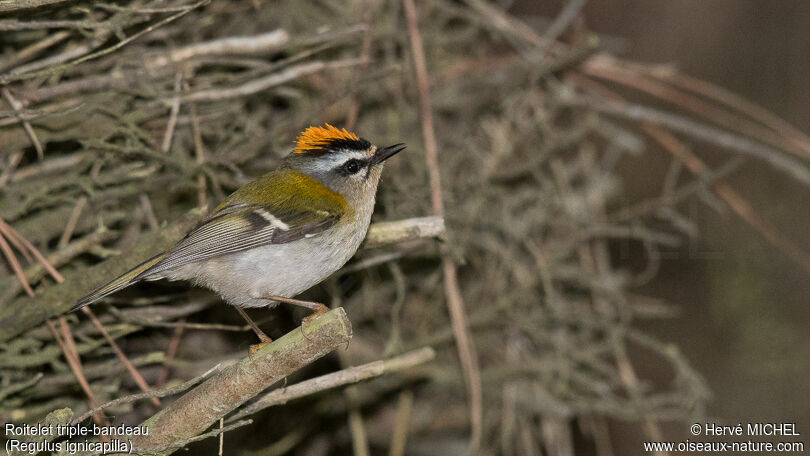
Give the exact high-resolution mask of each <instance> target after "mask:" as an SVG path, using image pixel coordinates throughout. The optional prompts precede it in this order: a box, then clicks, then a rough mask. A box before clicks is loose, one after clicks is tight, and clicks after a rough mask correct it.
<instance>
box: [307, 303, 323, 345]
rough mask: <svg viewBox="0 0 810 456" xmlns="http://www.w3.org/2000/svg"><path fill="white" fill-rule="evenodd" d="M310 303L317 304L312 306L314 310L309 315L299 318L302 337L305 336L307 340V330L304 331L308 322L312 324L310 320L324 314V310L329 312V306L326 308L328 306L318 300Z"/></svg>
mask: <svg viewBox="0 0 810 456" xmlns="http://www.w3.org/2000/svg"><path fill="white" fill-rule="evenodd" d="M312 304H316V305H317V306H316V307H315V308H314V310H315V311H314V312H312V313H311V314H310V315H308V316H306V317H304V318H303V319H302V320H301V334H303V335H304V338H305V339H307V340H309V337H307V332H306V330H307V328H308V327H309V325H310V324H312V322H313V321H314V320H315V319H316V318H318V317H320V316H321V315H323V314H325V313H326V312H329V308H328V307H326V306H325V305H323V304H321V303H319V302H314V303H312Z"/></svg>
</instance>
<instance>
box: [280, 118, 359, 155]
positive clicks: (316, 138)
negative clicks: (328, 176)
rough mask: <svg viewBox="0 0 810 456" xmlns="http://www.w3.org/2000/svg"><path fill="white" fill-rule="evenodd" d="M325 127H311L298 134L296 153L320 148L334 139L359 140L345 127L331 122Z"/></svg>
mask: <svg viewBox="0 0 810 456" xmlns="http://www.w3.org/2000/svg"><path fill="white" fill-rule="evenodd" d="M325 125H326V126H324V127H309V128H307V129H306V130H304V131H302V132H301V134H300V135H298V140H296V143H295V150H294V151H293V152H295V153H296V154H301V153H304V152H307V151H309V150H313V149H320V148H321V147H323V146H325V145H326V144H329V142H330V141H334V140H340V139H343V140H349V141H358V140H360V138H359V137H358V136H357V135H356V134H354V133H352V132H350V131H348V130H346V129H345V128H340V129H339V128H336V127H333V126H331V125H329V124H325Z"/></svg>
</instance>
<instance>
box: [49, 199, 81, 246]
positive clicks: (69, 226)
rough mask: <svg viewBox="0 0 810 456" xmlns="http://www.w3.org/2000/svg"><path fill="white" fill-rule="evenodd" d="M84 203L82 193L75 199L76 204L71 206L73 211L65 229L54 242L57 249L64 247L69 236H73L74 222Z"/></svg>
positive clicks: (79, 214) (77, 220)
mask: <svg viewBox="0 0 810 456" xmlns="http://www.w3.org/2000/svg"><path fill="white" fill-rule="evenodd" d="M85 204H87V197H86V196H84V195H82V196H81V197H79V199H78V200H76V205H74V206H73V211H72V212H71V213H70V218H69V219H68V222H67V225H66V226H65V231H63V232H62V236H61V237H60V238H59V243H58V244H56V246H57V248H58V249H60V250H61V249H64V248H65V247H66V246H67V245H68V243H69V242H70V238H71V237H73V231H74V230H75V229H76V224H78V223H79V217H81V215H82V209H84V205H85Z"/></svg>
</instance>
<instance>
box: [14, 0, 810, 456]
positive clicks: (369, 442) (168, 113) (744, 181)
mask: <svg viewBox="0 0 810 456" xmlns="http://www.w3.org/2000/svg"><path fill="white" fill-rule="evenodd" d="M42 3H43V4H42V5H40V6H32V5H33V4H31V5H27V6H26V5H22V4H20V5H21V6H19V7H16V8H15V7H14V6H3V7H2V8H3V9H0V58H2V60H0V86H2V90H3V103H4V104H3V105H2V108H0V144H3V147H2V149H0V163H1V165H0V166H2V171H0V220H2V221H3V224H2V225H0V233H1V234H2V238H3V239H6V240H7V242H6V245H7V247H8V248H6V249H4V250H3V254H4V257H3V258H4V261H3V262H2V263H0V274H2V275H0V340H2V341H3V346H2V347H0V379H2V384H0V398H2V400H0V418H1V419H2V420H3V421H7V422H15V423H23V422H29V423H35V422H40V421H42V420H43V419H45V416H46V415H47V414H48V413H49V412H51V411H54V410H57V409H61V408H64V407H67V408H70V409H71V411H72V412H73V413H74V416H79V415H80V414H81V413H83V412H85V411H86V410H88V408H89V404H90V403H92V402H93V400H92V399H90V398H89V396H88V392H87V388H84V387H82V386H80V383H81V382H80V380H78V379H79V378H80V377H84V378H86V379H87V383H88V388H89V390H90V391H92V393H93V394H94V395H95V396H96V397H95V403H102V402H106V401H108V400H112V399H114V398H117V397H121V396H124V395H126V394H130V393H134V392H137V391H139V387H138V386H137V384H136V382H135V381H134V380H133V379H132V377H131V376H130V374H128V373H127V372H126V370H125V369H124V368H123V367H122V365H121V361H120V360H119V358H118V357H117V356H116V354H115V353H114V352H113V351H112V349H111V348H110V346H109V344H108V343H107V341H106V339H105V338H104V337H102V336H101V334H100V333H99V332H98V329H97V327H96V326H94V325H93V324H91V322H90V321H88V317H87V316H85V315H83V314H78V313H72V314H68V315H67V316H66V318H64V320H63V321H58V320H57V319H56V317H57V316H58V315H60V314H61V313H63V312H64V311H66V310H67V309H69V307H70V305H71V304H72V302H73V300H75V299H76V298H77V297H79V296H81V295H83V294H84V293H85V292H86V291H87V290H88V289H90V288H91V287H92V286H94V285H97V284H98V283H99V282H101V281H103V280H108V279H109V278H111V277H107V276H108V275H110V273H109V272H107V273H106V275H105V272H104V271H105V269H109V270H114V269H115V268H121V267H124V266H131V265H133V264H136V263H137V262H139V261H141V260H142V259H144V258H146V257H148V256H151V255H152V254H153V253H154V252H153V251H145V250H148V249H145V248H144V245H151V244H149V242H151V241H147V240H148V239H151V238H150V237H149V236H152V235H153V234H154V233H172V232H173V230H180V231H179V232H182V230H181V229H180V228H178V227H182V226H183V225H182V224H183V223H188V221H185V222H184V221H182V220H185V219H183V218H182V217H183V214H186V213H187V212H189V211H193V210H194V209H195V208H200V207H205V206H208V207H210V205H211V204H216V202H217V201H219V200H220V199H221V198H222V197H223V196H224V195H226V194H227V193H229V192H230V191H232V190H233V189H235V188H237V187H238V186H239V185H242V184H244V183H246V182H248V181H249V180H250V179H251V178H253V177H256V176H258V175H261V174H262V173H263V172H266V171H267V170H269V169H272V168H273V167H275V166H276V165H277V164H278V163H279V160H280V158H281V157H283V156H284V155H285V154H286V153H288V152H289V151H290V149H291V146H292V142H293V139H294V138H295V136H296V135H297V133H298V132H299V131H300V130H301V129H303V128H304V127H306V126H309V125H316V124H321V123H323V122H329V123H332V124H334V125H336V126H339V127H344V126H345V127H347V128H350V129H352V130H354V131H357V132H358V134H360V135H361V136H363V137H365V138H368V139H370V140H372V141H373V142H375V143H384V144H388V143H394V142H400V141H402V142H406V143H407V144H408V150H407V152H405V153H403V154H401V155H400V156H399V157H398V158H397V160H395V161H392V163H391V164H390V166H388V167H387V169H386V171H385V176H384V179H383V183H382V185H381V190H380V194H379V195H378V207H377V210H376V213H375V218H374V221H376V222H381V221H394V220H407V219H410V218H414V217H421V216H426V215H432V214H434V213H436V211H435V209H436V208H435V206H434V205H433V204H432V203H431V196H432V195H431V193H432V191H435V190H432V188H435V185H436V184H437V182H436V181H435V175H433V176H432V175H431V171H436V170H438V171H439V174H440V176H441V196H442V200H443V202H444V212H443V213H442V214H441V215H443V216H444V218H445V221H446V226H447V231H446V233H445V234H444V235H442V236H440V237H439V238H437V239H418V240H411V241H407V242H400V243H395V244H392V245H384V246H378V247H375V248H365V249H362V250H361V251H360V252H358V255H357V258H355V259H354V260H352V262H350V263H349V264H348V265H347V267H346V268H344V270H343V271H341V272H339V273H338V274H336V275H335V277H333V278H331V279H329V280H327V281H326V282H325V283H324V284H322V285H319V286H318V287H315V288H314V289H313V290H311V291H309V292H307V293H306V294H305V296H306V297H308V298H312V299H317V300H321V301H322V302H326V303H328V304H330V305H332V306H343V307H345V308H346V310H347V312H348V314H349V317H350V319H351V321H352V324H353V326H354V338H353V340H352V342H351V344H350V345H349V347H348V348H347V349H346V350H338V351H337V352H336V353H334V354H332V355H329V356H327V357H326V358H324V359H322V360H319V361H318V362H316V363H314V364H313V365H312V366H309V367H308V368H306V369H304V370H302V371H301V372H298V373H296V375H294V376H291V377H290V378H288V380H287V382H286V384H294V383H296V382H299V381H303V380H305V379H307V378H310V377H313V376H316V375H323V374H328V373H330V372H334V371H336V370H339V369H341V368H344V367H347V366H352V365H360V364H363V363H367V362H370V361H373V360H377V359H390V358H391V357H396V356H400V355H402V354H406V353H409V352H410V351H411V350H413V349H417V348H420V347H425V346H430V347H432V348H433V349H435V350H436V359H435V360H433V361H431V362H423V363H421V364H419V365H417V366H413V367H411V368H409V369H405V370H403V371H401V372H391V373H387V374H385V375H383V376H382V377H381V378H378V379H373V380H370V381H367V382H364V383H360V384H358V385H356V386H354V387H351V388H345V389H343V388H341V389H337V390H331V391H324V392H320V393H318V394H314V395H311V396H308V397H306V398H303V399H299V400H297V401H292V402H290V403H288V404H285V405H282V406H277V407H273V408H270V409H266V410H264V411H262V412H260V413H256V414H254V415H253V416H252V418H253V419H254V420H255V421H254V422H253V423H252V424H249V425H247V426H244V427H241V428H239V429H236V430H233V431H229V432H227V433H226V434H225V436H224V444H225V445H224V454H251V455H252V454H255V455H260V454H261V455H274V454H302V455H303V454H306V455H342V454H356V455H363V454H374V455H376V454H391V455H400V454H408V455H425V456H428V455H447V454H468V453H470V452H471V451H472V452H473V453H474V454H482V455H501V454H502V455H541V454H542V455H563V456H565V455H600V456H601V455H612V454H616V455H624V454H627V455H635V454H638V455H642V454H649V452H646V451H644V449H643V445H642V443H643V442H645V441H674V442H678V441H684V440H686V439H690V440H692V441H707V440H712V439H700V438H697V437H694V436H692V435H690V434H689V425H690V424H692V423H694V422H699V423H704V422H716V423H718V424H726V425H736V424H738V423H742V424H743V426H745V424H746V423H748V422H795V423H797V426H798V429H799V432H802V434H806V432H805V431H807V429H810V428H808V425H810V385H809V384H808V382H807V381H806V379H807V378H808V376H810V345H808V344H807V336H806V333H807V329H808V324H810V306H808V296H810V281H808V280H807V279H808V277H810V253H808V252H810V230H809V229H808V228H810V217H808V214H810V198H808V197H807V196H808V185H810V167H809V166H808V161H809V160H810V139H808V137H807V136H806V134H807V132H808V125H810V109H809V108H808V106H810V84H807V80H808V78H807V74H808V72H809V71H810V59H808V55H810V37H809V36H808V35H807V33H806V31H807V30H808V27H810V4H808V3H807V2H803V1H801V0H790V1H782V2H778V3H774V2H761V1H756V0H715V1H712V2H703V1H699V0H681V1H678V2H670V1H664V0H594V1H588V2H585V1H579V0H575V1H570V2H563V1H547V2H530V1H520V0H517V1H483V0H468V1H449V0H431V1H416V2H411V1H409V0H406V1H404V2H402V3H400V2H374V1H367V0H366V1H364V0H358V1H353V2H333V1H317V2H295V1H269V0H253V1H242V0H239V1H237V0H232V1H220V0H214V1H212V2H206V1H202V2H198V3H184V2H179V1H177V2H174V1H153V2H149V1H141V0H135V1H131V2H120V3H119V4H114V5H113V4H109V5H108V4H96V3H93V2H67V3H65V2H58V1H57V2H47V1H46V2H42ZM409 8H410V9H409ZM409 12H410V13H412V14H409ZM233 37H252V39H251V40H248V41H247V42H244V41H239V42H235V41H228V39H229V38H233ZM420 41H421V44H420ZM121 43H123V44H121ZM248 43H252V44H248ZM419 49H423V50H424V56H423V57H420V53H419ZM422 58H423V59H424V63H425V70H426V71H425V72H421V69H420V65H419V61H420V59H422ZM424 106H429V110H430V114H431V115H432V119H433V120H432V122H430V121H426V118H425V113H426V110H425V109H424ZM431 134H435V137H436V142H437V145H438V147H437V148H436V149H435V150H432V146H431V145H430V143H429V141H428V142H427V143H426V141H425V138H426V136H427V137H430V136H431ZM432 152H436V154H437V157H438V168H437V167H436V166H435V165H433V164H431V162H430V160H429V157H430V154H431V153H432ZM426 157H427V158H428V159H426ZM178 220H180V221H179V222H178ZM166 236H167V239H169V238H170V237H171V236H170V235H169V234H167V235H166ZM23 240H26V241H30V243H31V247H30V248H29V247H27V244H26V243H25V242H23ZM34 247H35V248H36V249H38V250H39V251H41V252H42V254H43V255H44V257H46V258H47V259H48V260H50V262H51V263H53V264H54V266H55V267H56V268H57V269H58V271H59V273H61V274H63V275H64V276H65V280H64V282H62V283H58V282H61V281H60V280H59V278H57V276H55V275H53V274H52V273H48V271H47V269H46V268H45V267H43V265H42V262H41V260H38V258H37V257H36V256H35V255H34V254H33V250H31V249H33V248H34ZM98 265H103V266H101V267H99V266H98ZM448 265H450V266H448ZM448 268H449V269H451V270H452V271H453V272H448ZM448 274H450V276H448ZM20 276H24V277H26V281H27V282H28V283H30V287H31V290H30V292H29V291H27V290H26V288H25V287H24V286H23V285H22V282H21V280H20V278H19V277H20ZM451 276H457V279H458V280H457V286H454V285H453V283H454V281H453V280H452V278H449V277H451ZM454 303H455V304H454ZM459 304H460V306H461V307H460V309H461V314H462V317H461V320H460V319H459V315H458V314H457V313H455V314H454V310H453V306H454V305H456V306H458V305H459ZM93 309H94V312H96V314H97V315H98V316H99V320H100V321H101V322H102V324H103V325H104V327H105V328H106V330H107V331H109V334H110V335H111V337H112V338H113V339H115V340H116V341H117V343H118V344H119V345H120V347H121V349H122V350H123V352H124V353H125V354H126V356H127V357H129V358H130V359H132V360H133V363H134V364H135V365H136V366H137V368H138V371H139V372H140V374H141V375H142V376H143V378H144V379H145V381H146V382H147V384H148V385H150V386H151V387H154V388H160V387H165V386H173V385H178V384H180V383H181V382H183V381H185V380H188V379H190V378H194V377H196V376H198V375H200V374H202V373H203V372H206V371H207V370H208V369H210V368H211V367H212V366H214V365H216V364H217V363H220V362H225V363H227V362H229V360H236V359H240V358H242V357H244V356H245V355H246V352H247V347H248V346H249V344H251V343H254V337H253V335H252V333H250V332H249V329H248V328H246V327H244V325H243V323H242V321H241V320H240V319H239V316H238V314H237V313H236V312H234V311H233V310H232V309H229V308H227V307H226V306H223V305H221V304H220V303H219V302H218V299H217V298H216V297H215V296H213V295H212V294H210V293H207V292H205V291H203V290H199V289H191V288H190V287H188V286H186V285H185V284H177V283H163V282H159V283H148V284H142V285H139V286H137V287H133V288H132V289H130V290H126V291H125V292H123V293H119V294H116V295H115V296H113V297H112V298H110V299H108V300H106V301H105V302H104V303H100V304H99V305H94V306H93ZM458 309H459V307H456V308H455V311H458ZM251 314H252V315H253V316H254V318H256V319H257V320H258V321H260V324H261V325H262V327H263V328H265V330H266V331H267V332H268V334H270V335H271V336H272V337H274V338H277V337H279V336H281V335H283V334H284V333H285V332H287V331H290V330H294V329H296V328H297V325H298V323H299V321H300V318H301V317H302V316H304V314H303V313H299V312H298V311H297V310H294V309H289V308H287V307H285V306H281V307H279V308H277V309H275V310H273V311H258V310H257V311H252V312H251ZM47 319H51V320H50V321H52V322H53V323H52V325H54V326H52V327H49V326H48V323H45V322H46V320H47ZM465 326H466V329H464V328H465ZM460 328H461V329H460ZM59 334H62V336H61V337H62V338H64V339H65V340H60V336H59ZM65 334H72V335H73V338H74V339H75V342H70V340H69V338H65ZM465 338H469V340H470V341H471V343H470V344H466V343H465V342H464V341H465ZM459 341H461V342H459ZM71 344H74V345H75V347H76V351H77V352H78V353H79V354H80V361H81V362H80V364H78V365H77V364H76V363H75V362H71V361H69V360H68V358H69V357H70V356H71V355H70V351H71V348H70V347H71ZM462 360H464V361H462ZM40 374H41V375H40ZM32 379H34V380H32ZM180 394H182V393H176V394H174V395H171V396H168V397H167V398H165V399H164V405H165V404H166V403H170V402H171V401H172V400H173V399H174V398H176V397H179V395H180ZM158 410H159V408H157V407H156V406H154V405H152V404H151V403H150V402H149V401H144V400H141V401H137V402H131V403H126V404H119V405H116V406H114V407H111V408H109V409H107V410H106V411H105V414H104V417H98V416H97V417H96V419H97V420H108V421H109V422H110V423H116V424H118V423H126V424H135V423H139V422H141V421H143V420H144V419H146V418H148V417H149V416H151V415H153V414H154V413H155V412H157V411H158ZM84 422H85V423H91V422H92V421H91V420H89V419H88V420H85V421H84ZM716 440H721V441H722V440H724V439H716ZM763 440H766V441H777V440H791V439H773V438H771V439H767V438H766V439H763ZM791 441H796V440H795V439H794V440H791ZM799 441H800V439H799ZM805 444H806V442H805ZM189 449H190V450H191V451H193V452H194V454H197V453H205V454H216V453H217V451H218V443H217V442H216V439H208V440H204V441H202V442H199V443H192V444H189Z"/></svg>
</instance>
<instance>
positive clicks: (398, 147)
mask: <svg viewBox="0 0 810 456" xmlns="http://www.w3.org/2000/svg"><path fill="white" fill-rule="evenodd" d="M405 147H406V146H405V143H399V144H394V145H393V146H388V147H383V148H382V149H377V152H375V153H374V157H372V158H371V162H372V163H374V164H375V165H376V164H379V163H382V162H384V161H386V160H388V159H389V158H391V157H393V156H394V155H396V154H398V153H400V152H402V151H403V150H404V149H405Z"/></svg>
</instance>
